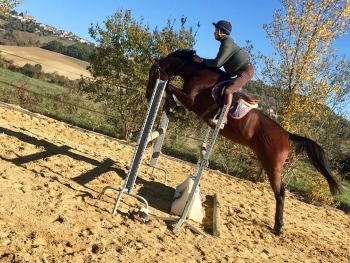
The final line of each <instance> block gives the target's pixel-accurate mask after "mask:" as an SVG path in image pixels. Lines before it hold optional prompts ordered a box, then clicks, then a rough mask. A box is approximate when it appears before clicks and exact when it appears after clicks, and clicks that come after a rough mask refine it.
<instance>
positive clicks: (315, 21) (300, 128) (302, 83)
mask: <svg viewBox="0 0 350 263" xmlns="http://www.w3.org/2000/svg"><path fill="white" fill-rule="evenodd" d="M280 2H281V4H282V6H283V7H284V10H283V12H282V10H277V11H276V12H275V14H274V21H273V22H272V23H271V24H270V25H264V28H265V30H266V32H267V35H268V38H269V39H270V40H271V43H272V45H273V47H274V48H275V51H276V53H275V56H273V57H272V58H266V57H263V56H261V58H263V60H264V62H265V64H264V68H263V71H262V76H263V78H262V79H263V82H264V83H265V84H269V85H271V86H272V87H274V88H275V89H274V91H275V97H276V98H278V99H279V101H280V108H279V113H278V116H279V119H278V120H279V121H280V122H281V124H282V125H283V126H284V127H285V128H286V129H288V130H289V131H291V132H298V133H301V134H303V135H307V136H310V137H311V138H314V139H318V138H315V136H316V135H321V134H322V130H319V131H318V132H317V133H315V130H314V129H312V128H314V127H315V124H317V125H318V127H322V128H324V127H325V125H324V123H326V122H327V120H328V119H329V118H330V117H331V116H332V115H333V114H334V110H337V109H336V108H335V107H336V106H341V104H342V103H343V104H344V103H346V101H347V100H348V98H349V94H350V88H349V84H348V83H349V77H350V63H349V61H347V60H346V59H345V57H343V58H340V59H339V58H338V56H337V55H336V50H335V49H334V48H333V47H332V43H333V42H334V41H335V40H336V39H338V38H339V37H341V36H342V35H343V34H346V33H347V31H348V30H349V28H350V4H349V1H345V0H281V1H280ZM329 107H333V108H329ZM339 109H340V108H338V110H337V112H338V113H339V114H340V113H341V112H340V111H339Z"/></svg>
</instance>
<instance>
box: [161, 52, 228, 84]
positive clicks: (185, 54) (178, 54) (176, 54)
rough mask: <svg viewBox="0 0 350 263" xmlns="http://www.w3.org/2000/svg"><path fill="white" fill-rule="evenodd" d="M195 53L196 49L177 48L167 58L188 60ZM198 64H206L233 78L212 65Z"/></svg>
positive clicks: (214, 70) (213, 69) (212, 69)
mask: <svg viewBox="0 0 350 263" xmlns="http://www.w3.org/2000/svg"><path fill="white" fill-rule="evenodd" d="M194 55H196V51H195V50H189V49H181V50H176V51H174V52H172V53H170V54H168V55H167V56H166V57H165V58H178V59H181V60H184V61H186V60H192V59H193V57H194ZM196 64H197V65H201V66H204V67H206V68H208V69H209V70H211V71H213V72H216V73H218V74H220V75H223V76H226V78H227V79H230V78H231V77H230V76H229V75H228V74H227V73H226V72H225V71H223V70H221V69H219V68H211V67H207V66H205V65H202V64H198V63H196Z"/></svg>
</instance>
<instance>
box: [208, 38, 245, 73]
mask: <svg viewBox="0 0 350 263" xmlns="http://www.w3.org/2000/svg"><path fill="white" fill-rule="evenodd" d="M220 42H221V44H220V49H219V52H218V54H217V55H216V58H214V59H203V64H204V65H206V66H208V67H214V68H220V67H221V66H224V69H225V71H226V73H228V74H229V75H230V76H231V77H233V76H235V75H237V73H238V72H239V71H240V69H242V68H243V67H245V66H246V65H248V64H249V63H250V58H249V55H248V54H247V52H245V50H244V49H242V48H240V47H239V46H238V45H237V44H236V43H235V41H234V40H233V39H232V38H231V37H230V36H224V37H223V38H221V39H220Z"/></svg>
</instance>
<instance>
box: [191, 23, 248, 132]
mask: <svg viewBox="0 0 350 263" xmlns="http://www.w3.org/2000/svg"><path fill="white" fill-rule="evenodd" d="M213 25H214V27H215V32H214V37H215V39H216V40H217V41H220V42H221V44H220V48H219V52H218V54H217V55H216V58H214V59H203V58H200V57H199V56H197V55H195V56H194V58H193V60H194V61H195V62H198V63H203V64H204V65H206V66H208V67H216V68H220V67H221V66H224V69H225V71H226V73H228V74H229V75H230V76H231V77H234V76H237V77H236V78H235V80H234V82H233V83H232V84H231V85H230V86H228V87H227V88H226V89H225V101H224V104H225V105H227V110H226V112H225V116H224V119H223V121H222V124H221V127H220V129H223V128H224V125H225V124H226V123H227V113H228V111H229V109H230V107H231V104H232V97H233V93H234V92H235V91H237V90H238V89H239V88H241V87H243V86H244V85H245V84H246V83H247V82H248V81H249V80H251V79H252V78H253V75H254V66H253V65H252V64H251V63H250V58H249V55H248V54H247V52H246V51H245V50H244V49H242V48H240V47H239V46H238V45H237V44H236V43H235V41H234V40H233V39H232V38H231V37H230V33H231V30H232V26H231V23H230V22H227V21H225V20H220V21H219V22H217V23H214V22H213ZM210 123H211V124H212V125H216V124H217V123H218V119H211V120H210Z"/></svg>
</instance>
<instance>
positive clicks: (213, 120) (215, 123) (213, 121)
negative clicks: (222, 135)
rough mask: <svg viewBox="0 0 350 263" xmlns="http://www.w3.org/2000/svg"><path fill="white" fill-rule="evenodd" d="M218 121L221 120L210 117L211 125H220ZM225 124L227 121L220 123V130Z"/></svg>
mask: <svg viewBox="0 0 350 263" xmlns="http://www.w3.org/2000/svg"><path fill="white" fill-rule="evenodd" d="M218 122H219V120H218V119H209V123H210V124H211V125H214V126H216V125H218ZM225 124H226V123H224V122H222V123H221V125H220V130H222V129H223V128H224V127H225Z"/></svg>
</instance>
